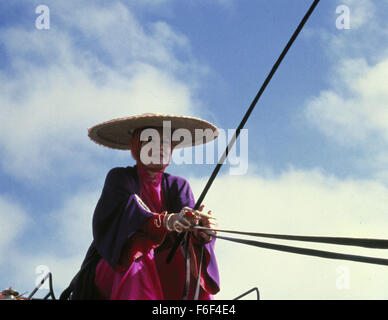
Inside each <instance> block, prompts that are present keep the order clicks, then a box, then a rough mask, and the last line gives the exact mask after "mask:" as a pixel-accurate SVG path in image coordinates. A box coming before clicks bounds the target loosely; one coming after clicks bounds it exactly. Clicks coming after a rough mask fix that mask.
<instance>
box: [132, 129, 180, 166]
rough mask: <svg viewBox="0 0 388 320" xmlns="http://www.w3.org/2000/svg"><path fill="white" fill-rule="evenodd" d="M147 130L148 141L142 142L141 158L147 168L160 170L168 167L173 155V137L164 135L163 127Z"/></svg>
mask: <svg viewBox="0 0 388 320" xmlns="http://www.w3.org/2000/svg"><path fill="white" fill-rule="evenodd" d="M152 129H153V130H149V131H147V135H150V136H149V137H148V140H147V141H141V143H140V160H141V161H142V163H143V165H145V166H146V167H147V169H149V170H151V171H159V170H161V169H163V168H166V167H167V166H168V165H169V163H170V161H171V156H172V149H173V146H172V144H171V137H164V136H163V130H162V128H152Z"/></svg>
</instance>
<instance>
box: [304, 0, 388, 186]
mask: <svg viewBox="0 0 388 320" xmlns="http://www.w3.org/2000/svg"><path fill="white" fill-rule="evenodd" d="M337 3H338V4H345V5H347V6H349V9H350V18H351V21H352V22H351V29H350V30H336V31H334V32H332V33H329V32H327V31H320V32H319V34H320V35H321V36H322V37H321V41H322V44H323V45H324V49H325V52H326V54H327V57H328V58H329V61H330V62H331V65H329V66H328V70H329V72H328V75H327V78H328V79H327V82H328V86H327V88H325V89H323V90H321V91H320V93H319V94H318V95H316V96H314V97H311V98H309V99H308V100H307V102H306V108H305V113H304V114H305V116H306V119H307V120H308V121H309V123H310V124H312V125H313V126H314V127H315V128H317V129H318V130H319V131H321V132H322V133H323V134H324V135H325V136H327V137H328V138H329V140H330V141H333V142H336V143H339V145H340V146H342V147H345V148H347V150H349V151H350V152H354V151H357V153H358V157H357V158H354V161H353V165H354V166H355V167H354V168H355V169H356V170H357V171H358V173H360V172H362V173H363V174H365V173H366V174H367V175H368V176H369V177H373V178H376V179H378V180H379V181H384V182H387V181H388V180H387V174H386V169H385V168H386V166H387V165H388V162H387V160H386V159H388V158H387V152H386V149H387V146H388V112H387V111H386V110H387V108H386V105H387V104H388V94H387V90H386V86H385V79H386V78H387V76H388V55H387V52H388V51H387V48H388V47H387V42H386V35H387V32H388V28H387V26H386V22H385V19H384V18H383V17H382V16H381V12H383V11H384V10H385V7H386V5H387V3H382V2H381V3H380V2H379V3H378V4H377V3H376V2H372V1H370V0H363V1H338V2H337Z"/></svg>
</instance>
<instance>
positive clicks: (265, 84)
mask: <svg viewBox="0 0 388 320" xmlns="http://www.w3.org/2000/svg"><path fill="white" fill-rule="evenodd" d="M319 1H320V0H314V2H313V4H312V5H311V7H310V8H309V10H308V11H307V12H306V14H305V15H304V17H303V19H302V20H301V22H300V23H299V25H298V27H297V28H296V30H295V31H294V33H293V35H292V36H291V38H290V40H289V41H288V43H287V44H286V46H285V48H284V49H283V51H282V53H281V54H280V56H279V58H278V59H277V60H276V62H275V64H274V65H273V67H272V69H271V71H270V72H269V74H268V75H267V77H266V79H265V80H264V83H263V84H262V86H261V88H260V90H259V91H258V93H257V94H256V96H255V98H254V99H253V101H252V103H251V105H250V106H249V108H248V110H247V112H246V113H245V115H244V117H243V119H242V120H241V122H240V124H239V126H238V128H237V129H236V132H235V134H234V135H233V137H232V139H231V141H230V142H229V144H228V146H227V147H226V150H225V151H224V153H223V155H222V157H221V159H220V160H219V161H218V163H217V165H216V167H215V168H214V171H213V173H212V175H211V176H210V178H209V180H208V182H207V184H206V186H205V188H204V189H203V191H202V193H201V195H200V196H199V198H198V200H197V202H196V204H195V206H194V209H195V210H198V209H199V207H200V206H201V204H202V201H203V199H204V198H205V196H206V194H207V192H208V191H209V189H210V187H211V185H212V184H213V181H214V180H215V178H216V177H217V174H218V172H219V171H220V169H221V166H222V165H223V164H224V162H225V159H226V157H227V156H228V154H229V150H230V149H231V148H232V146H233V145H234V143H235V141H236V139H237V137H238V136H239V135H240V131H241V129H242V128H243V127H244V125H245V123H246V122H247V121H248V118H249V116H250V115H251V113H252V111H253V109H254V108H255V106H256V104H257V102H258V101H259V99H260V97H261V95H262V94H263V92H264V91H265V89H266V88H267V86H268V84H269V82H270V81H271V79H272V77H273V75H274V74H275V72H276V71H277V69H278V68H279V65H280V64H281V62H282V61H283V59H284V57H285V56H286V54H287V52H288V50H289V49H290V48H291V46H292V45H293V43H294V42H295V40H296V38H297V37H298V35H299V33H300V32H301V31H302V29H303V27H304V25H305V24H306V22H307V20H308V19H309V18H310V16H311V14H312V13H313V12H314V9H315V8H316V6H317V5H318V3H319ZM183 238H184V233H182V234H180V235H179V236H178V239H177V240H176V241H175V243H174V245H173V247H172V248H171V250H170V252H169V254H168V256H167V259H166V263H168V264H169V263H170V262H171V260H172V258H173V257H174V255H175V252H176V250H177V249H178V247H179V245H180V243H181V242H182V240H183Z"/></svg>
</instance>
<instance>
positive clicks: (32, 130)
mask: <svg viewBox="0 0 388 320" xmlns="http://www.w3.org/2000/svg"><path fill="white" fill-rule="evenodd" d="M311 2H312V1H300V0H289V1H286V0H271V1H269V0H260V1H246V0H244V1H236V0H198V1H193V0H184V1H176V0H146V1H140V0H121V1H119V0H115V1H110V2H109V3H107V2H104V1H88V2H84V3H82V4H80V3H78V2H76V1H66V2H65V1H50V3H47V4H46V5H48V7H49V9H50V29H49V30H38V29H37V28H36V27H35V19H36V18H37V17H38V15H37V14H36V13H35V8H36V7H37V6H38V5H40V4H44V3H42V2H41V1H18V2H14V1H13V2H5V1H3V2H1V3H0V79H1V82H2V84H3V85H2V88H0V100H1V101H0V120H1V122H2V126H1V127H0V154H1V158H0V159H1V166H0V220H1V221H2V225H1V229H0V287H1V288H5V287H8V286H9V285H13V286H14V287H15V288H17V289H18V290H20V291H28V290H32V288H33V286H34V281H35V279H36V277H37V274H36V273H35V268H36V267H37V266H39V265H46V266H48V267H49V268H50V270H51V271H52V272H53V273H54V285H55V287H56V291H57V292H58V293H59V292H60V291H61V290H62V289H63V288H64V286H65V285H66V284H67V283H68V282H69V281H70V280H71V277H72V275H73V274H74V273H75V272H76V271H77V269H78V267H79V265H80V263H81V262H82V259H83V256H84V254H85V252H86V249H87V247H88V245H89V243H90V240H91V229H90V228H91V226H90V219H91V216H92V213H93V210H94V207H95V205H96V203H97V201H98V197H99V195H100V193H101V190H102V186H103V181H104V179H105V176H106V173H107V172H108V171H109V169H110V168H113V167H116V166H127V165H132V164H133V160H132V159H131V157H130V155H129V153H125V152H121V151H115V150H109V149H106V148H102V147H100V146H98V145H96V144H94V143H92V142H91V141H90V140H89V139H88V138H87V128H89V127H91V126H93V125H95V124H97V123H99V122H102V121H106V120H110V119H113V118H117V117H123V116H130V115H134V114H140V113H144V112H159V113H174V114H185V115H190V116H197V117H201V118H204V119H206V120H208V121H211V122H213V123H214V124H215V125H217V126H218V127H219V128H222V129H225V130H227V129H233V128H236V127H237V125H238V124H239V122H240V120H241V119H242V116H243V114H244V112H245V111H246V109H247V108H248V106H249V105H250V103H251V101H252V99H253V98H254V96H255V95H256V93H257V90H258V89H259V87H260V85H261V83H262V82H263V80H264V79H265V77H266V75H267V73H268V72H269V70H270V68H271V67H272V65H273V63H274V62H275V60H276V59H277V57H278V56H279V54H280V52H281V50H282V49H283V47H284V45H285V44H286V42H287V41H288V39H289V38H290V36H291V34H292V32H293V31H294V30H295V28H296V26H297V24H298V23H299V21H300V19H301V18H302V17H303V15H304V13H305V12H306V10H307V9H308V7H309V6H310V4H311ZM321 2H322V3H320V4H319V6H318V8H317V9H316V11H315V13H314V14H313V16H312V17H311V19H310V20H309V21H308V23H307V25H306V27H305V29H304V30H303V32H302V33H301V35H300V37H299V38H298V39H297V41H296V42H295V44H294V46H293V47H292V48H291V50H290V52H289V54H288V55H287V56H286V58H285V60H284V61H283V63H282V64H281V66H280V68H279V70H278V72H277V74H276V75H275V76H274V78H273V79H272V81H271V83H270V85H269V86H268V88H267V90H266V91H265V93H264V95H263V96H262V99H261V100H260V101H259V103H258V105H257V106H256V109H255V111H254V112H253V114H252V115H251V117H250V119H249V121H248V122H247V125H246V128H247V129H248V133H249V135H248V136H249V139H248V141H249V144H248V159H247V160H248V163H249V169H248V172H246V173H245V174H244V175H239V176H233V175H230V172H229V170H228V169H229V164H226V166H225V167H224V168H223V169H222V170H221V173H220V177H219V178H218V179H217V180H216V182H215V183H214V185H213V187H212V189H211V192H209V194H208V196H207V198H206V201H205V204H207V206H208V207H209V208H212V209H213V212H214V214H215V215H216V216H217V217H218V220H219V224H220V226H223V227H229V228H236V229H237V228H238V227H239V228H240V229H241V230H251V231H258V232H286V233H300V234H321V235H343V236H354V237H356V236H357V237H358V236H368V237H378V236H379V237H382V238H384V237H385V238H386V235H385V230H386V228H387V227H388V225H387V224H388V220H387V213H386V212H387V209H386V208H387V206H386V205H387V204H388V171H387V169H386V168H387V165H388V153H387V152H386V150H387V148H386V147H387V144H388V112H387V111H386V105H387V103H386V102H388V95H387V93H386V80H385V79H386V76H388V43H387V41H386V39H387V37H386V35H387V33H388V26H387V23H386V22H385V21H384V19H383V17H384V16H385V13H386V12H387V9H388V2H387V1H379V2H377V1H372V0H360V1H357V2H355V1H350V0H343V1H341V0H329V1H321ZM339 5H346V6H347V7H348V8H349V9H350V30H339V29H337V28H336V19H337V18H338V14H336V8H337V7H338V6H339ZM213 167H214V165H196V164H193V165H174V164H173V165H171V167H170V168H169V169H170V170H169V172H171V173H173V174H177V175H182V176H185V177H186V178H187V179H188V180H189V182H190V183H191V185H192V187H193V190H194V193H195V194H196V195H197V196H198V195H199V194H200V192H201V190H202V188H203V186H204V184H205V183H206V181H207V177H208V176H209V175H210V173H211V171H212V170H213ZM239 190H244V191H243V192H242V193H238V191H239ZM225 199H228V201H225ZM236 212H238V213H239V214H238V215H236ZM217 248H218V254H217V255H218V259H219V265H220V270H221V277H222V281H223V287H222V291H221V293H220V294H219V297H220V298H224V299H228V298H233V297H234V296H237V295H239V294H240V293H241V292H242V291H245V290H248V289H249V286H259V288H261V289H262V291H263V292H262V297H263V298H264V299H283V298H287V297H289V295H290V294H291V293H292V294H293V298H295V299H303V298H314V299H325V298H335V299H344V298H387V295H386V292H387V290H386V289H387V288H386V286H384V285H383V284H382V282H381V276H382V275H383V272H384V269H383V268H381V267H374V266H360V265H358V264H355V263H345V262H344V263H342V262H338V261H335V262H332V261H325V260H322V259H316V258H306V257H298V256H292V255H288V254H281V253H274V252H267V251H264V250H260V249H255V248H240V247H239V246H236V245H233V244H229V243H223V242H222V241H219V242H218V243H217ZM322 248H325V247H324V246H323V247H322ZM330 249H331V248H330ZM335 249H337V250H344V249H343V248H335ZM349 250H353V249H349ZM354 252H355V253H357V254H358V253H359V252H360V251H358V250H355V251H354ZM239 254H241V255H244V256H239V259H240V260H241V261H246V265H247V266H248V267H247V268H246V270H245V272H244V276H239V277H235V276H234V270H236V268H238V267H239V266H236V265H235V261H236V255H239ZM365 254H368V255H372V254H375V255H378V256H383V255H384V254H385V255H386V253H384V252H383V253H375V252H370V251H368V252H365ZM21 261H23V264H22V263H21ZM285 263H287V265H288V266H289V268H288V270H283V269H282V268H281V266H282V265H284V264H285ZM344 265H345V267H346V268H348V269H349V270H350V279H351V285H350V288H347V289H345V290H339V289H338V288H337V287H336V285H335V284H336V279H337V277H338V274H336V270H337V268H338V267H339V266H344ZM301 270H304V272H302V271H301ZM258 271H259V272H258ZM253 274H254V275H253ZM290 275H294V276H292V277H290ZM311 284H314V285H311ZM279 286H281V288H282V289H281V290H279V289H278V287H279ZM295 288H297V293H295ZM360 288H363V290H361V289H360Z"/></svg>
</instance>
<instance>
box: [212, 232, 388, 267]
mask: <svg viewBox="0 0 388 320" xmlns="http://www.w3.org/2000/svg"><path fill="white" fill-rule="evenodd" d="M212 236H213V237H215V238H218V239H222V240H227V241H231V242H236V243H242V244H246V245H249V246H254V247H259V248H264V249H271V250H277V251H283V252H289V253H296V254H301V255H307V256H314V257H320V258H326V259H336V260H348V261H355V262H363V263H370V264H378V265H383V266H388V259H381V258H374V257H365V256H357V255H352V254H344V253H336V252H330V251H322V250H315V249H307V248H299V247H291V246H285V245H280V244H273V243H266V242H260V241H254V240H245V239H236V238H230V237H224V236H219V235H212Z"/></svg>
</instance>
